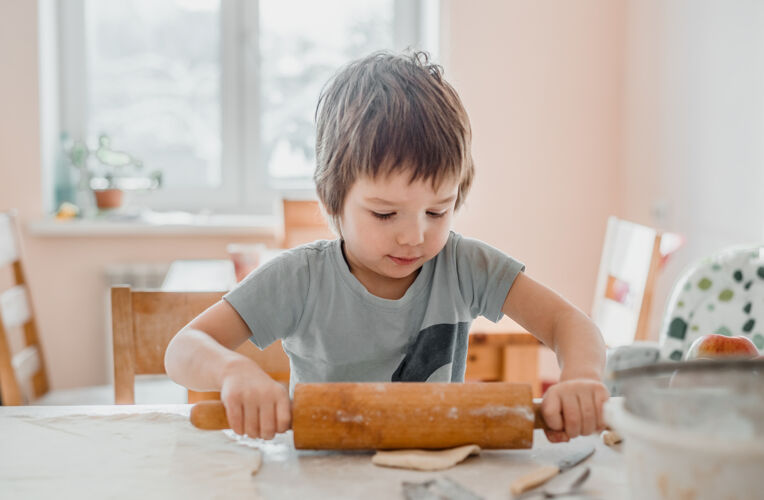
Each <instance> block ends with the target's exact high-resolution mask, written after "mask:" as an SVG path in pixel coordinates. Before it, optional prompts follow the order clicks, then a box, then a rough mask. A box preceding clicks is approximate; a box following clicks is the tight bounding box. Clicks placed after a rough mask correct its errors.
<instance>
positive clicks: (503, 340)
mask: <svg viewBox="0 0 764 500" xmlns="http://www.w3.org/2000/svg"><path fill="white" fill-rule="evenodd" d="M541 348H542V345H541V342H539V341H538V340H537V339H536V338H535V337H534V336H533V335H530V334H529V333H472V334H470V338H469V348H468V350H467V372H466V374H465V377H464V378H465V381H467V382H495V381H502V382H523V383H527V384H531V388H532V390H533V397H541V379H540V377H539V352H540V349H541Z"/></svg>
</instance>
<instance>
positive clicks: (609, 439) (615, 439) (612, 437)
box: [602, 431, 623, 446]
mask: <svg viewBox="0 0 764 500" xmlns="http://www.w3.org/2000/svg"><path fill="white" fill-rule="evenodd" d="M622 440H623V439H622V438H621V435H620V434H618V433H617V432H616V431H605V432H603V433H602V442H603V443H605V444H606V445H608V446H615V445H616V444H618V443H620V442H621V441H622Z"/></svg>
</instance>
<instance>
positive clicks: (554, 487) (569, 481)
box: [513, 467, 591, 500]
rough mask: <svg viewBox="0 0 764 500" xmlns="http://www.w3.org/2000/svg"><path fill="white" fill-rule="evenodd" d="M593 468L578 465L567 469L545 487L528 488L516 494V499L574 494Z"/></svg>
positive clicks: (523, 499) (524, 499)
mask: <svg viewBox="0 0 764 500" xmlns="http://www.w3.org/2000/svg"><path fill="white" fill-rule="evenodd" d="M590 473H591V469H589V467H578V468H574V469H570V470H567V471H565V472H563V473H561V474H559V475H558V476H557V477H554V478H552V479H550V480H549V481H548V482H546V483H545V484H544V486H543V488H539V489H535V490H528V491H525V492H523V493H521V494H519V495H515V496H514V497H513V498H514V499H515V500H521V499H522V500H526V499H531V498H557V497H563V496H564V497H568V496H569V495H573V494H574V493H575V492H576V491H577V490H578V488H579V487H580V486H581V485H582V484H583V483H584V482H585V481H586V480H587V479H588V478H589V475H590Z"/></svg>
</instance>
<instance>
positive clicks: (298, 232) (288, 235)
mask: <svg viewBox="0 0 764 500" xmlns="http://www.w3.org/2000/svg"><path fill="white" fill-rule="evenodd" d="M282 212H283V219H284V228H283V238H282V241H281V248H292V247H295V246H297V245H302V244H303V243H310V242H311V241H314V240H318V239H324V238H326V239H330V238H334V237H335V235H334V233H332V231H331V229H329V225H328V224H327V222H326V219H325V218H324V216H323V214H322V213H321V208H320V206H319V204H318V201H315V200H289V199H283V200H282Z"/></svg>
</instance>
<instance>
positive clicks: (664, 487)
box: [605, 360, 764, 500]
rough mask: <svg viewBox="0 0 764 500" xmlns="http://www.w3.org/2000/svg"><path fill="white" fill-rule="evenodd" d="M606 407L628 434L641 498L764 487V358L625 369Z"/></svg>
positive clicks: (741, 494) (742, 493)
mask: <svg viewBox="0 0 764 500" xmlns="http://www.w3.org/2000/svg"><path fill="white" fill-rule="evenodd" d="M613 377H615V378H617V379H618V380H619V381H621V387H622V389H623V394H624V398H623V399H619V398H611V400H610V401H608V402H607V403H606V405H605V418H606V421H607V423H608V424H609V425H610V426H612V427H613V428H614V429H615V430H616V431H617V432H618V433H620V434H621V435H622V436H623V451H624V460H625V463H626V468H627V472H628V480H629V491H630V493H631V498H633V499H634V500H637V499H638V500H651V499H665V498H693V499H695V500H711V499H718V498H735V499H737V500H744V499H747V500H754V499H757V498H761V492H762V491H764V474H762V471H763V470H764V360H734V361H723V360H698V361H691V362H678V363H659V364H655V365H649V366H644V367H639V368H631V369H628V370H621V371H617V372H615V373H614V374H613Z"/></svg>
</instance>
